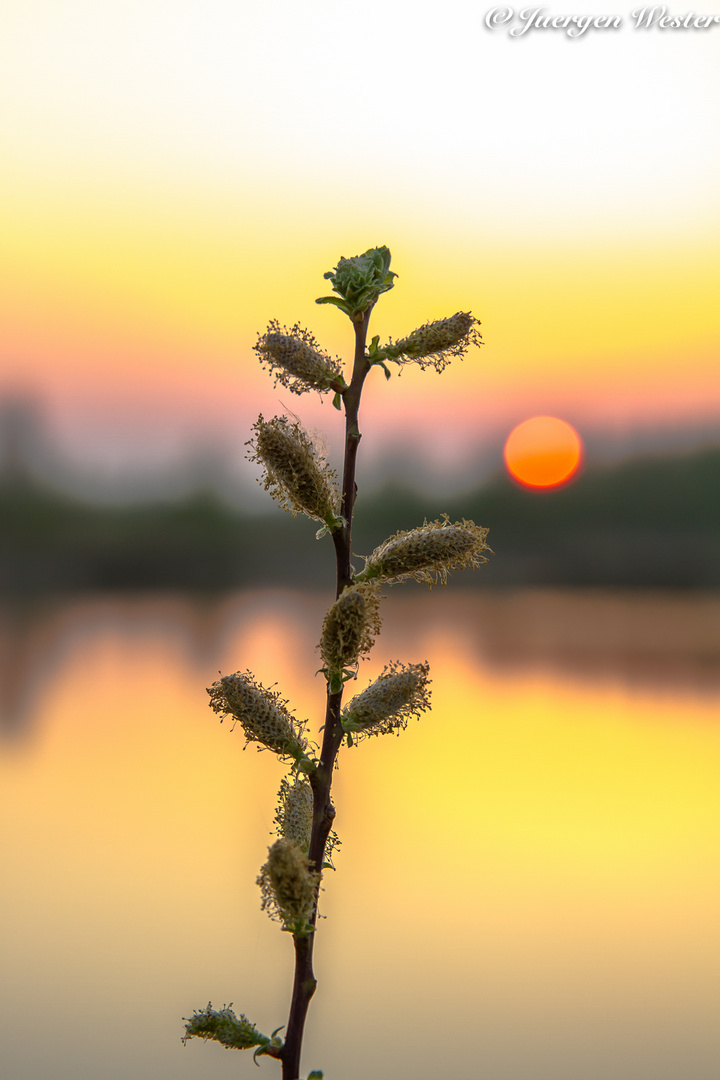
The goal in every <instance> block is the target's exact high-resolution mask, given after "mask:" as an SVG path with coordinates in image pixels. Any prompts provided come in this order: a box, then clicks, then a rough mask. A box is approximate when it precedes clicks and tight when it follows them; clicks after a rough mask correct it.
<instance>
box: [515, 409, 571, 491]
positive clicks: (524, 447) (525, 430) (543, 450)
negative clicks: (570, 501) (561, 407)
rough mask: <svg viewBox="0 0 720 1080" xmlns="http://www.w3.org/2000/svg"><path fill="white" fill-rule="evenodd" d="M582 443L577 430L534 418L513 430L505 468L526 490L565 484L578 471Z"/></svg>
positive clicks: (554, 420)
mask: <svg viewBox="0 0 720 1080" xmlns="http://www.w3.org/2000/svg"><path fill="white" fill-rule="evenodd" d="M581 459H582V443H581V441H580V436H579V435H578V433H577V431H576V430H575V428H573V427H571V426H570V424H567V423H566V422H565V421H564V420H558V419H557V418H556V417H554V416H533V417H532V418H531V419H530V420H523V422H522V424H518V425H517V427H515V428H513V430H512V431H511V432H510V434H509V435H508V437H507V442H506V443H505V464H506V465H507V467H508V470H509V472H510V475H511V476H512V477H513V479H515V480H518V481H519V482H520V483H521V484H523V485H524V486H525V487H534V488H549V487H556V486H557V485H558V484H562V483H563V482H564V481H565V480H569V479H570V477H571V476H572V475H573V473H575V472H576V471H577V468H578V466H579V465H580V462H581Z"/></svg>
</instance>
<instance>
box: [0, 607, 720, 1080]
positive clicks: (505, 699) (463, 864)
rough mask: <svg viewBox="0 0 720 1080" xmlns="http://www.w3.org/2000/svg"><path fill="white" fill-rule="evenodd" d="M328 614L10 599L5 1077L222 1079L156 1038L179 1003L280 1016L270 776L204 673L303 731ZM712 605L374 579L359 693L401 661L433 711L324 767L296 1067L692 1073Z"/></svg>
mask: <svg viewBox="0 0 720 1080" xmlns="http://www.w3.org/2000/svg"><path fill="white" fill-rule="evenodd" d="M324 608H325V598H324V597H322V596H319V595H317V594H314V593H302V592H297V593H286V592H280V591H277V592H273V591H260V590H257V591H251V592H244V593H239V594H235V595H232V596H227V597H221V598H214V599H212V598H211V599H206V600H205V601H203V602H198V601H195V600H192V599H189V598H187V597H180V596H178V597H174V598H155V599H153V598H147V597H138V598H124V599H115V598H94V599H85V600H82V601H72V602H70V601H69V602H67V603H64V604H63V603H57V604H54V605H52V606H46V607H36V608H32V609H28V608H22V607H17V608H16V609H15V610H14V611H9V610H7V609H6V611H5V614H4V616H3V620H4V621H3V623H2V637H1V641H2V646H1V650H0V652H1V655H2V676H3V682H2V687H3V691H2V695H3V696H2V705H3V717H4V720H3V731H4V734H5V738H4V740H3V744H2V750H3V751H4V753H2V754H0V780H1V781H2V782H1V785H0V811H1V812H2V817H3V822H4V825H3V829H2V834H1V835H0V847H1V848H2V851H1V858H2V863H3V867H4V870H5V877H4V884H3V887H2V892H3V915H4V917H3V921H2V926H3V930H2V934H3V936H4V938H5V940H4V943H3V953H4V957H5V962H4V968H5V971H6V972H10V977H9V978H8V979H6V980H5V982H4V985H3V988H2V990H0V1016H2V1017H3V1023H4V1024H5V1025H6V1026H7V1033H6V1034H4V1036H3V1046H4V1051H3V1056H4V1059H5V1062H7V1064H6V1065H4V1068H6V1069H7V1075H8V1076H9V1077H12V1078H13V1080H14V1078H16V1077H17V1078H18V1080H20V1078H22V1080H45V1078H46V1077H48V1076H53V1077H57V1078H59V1080H64V1077H72V1078H73V1080H96V1078H97V1076H99V1075H102V1076H103V1078H104V1080H126V1078H127V1077H128V1076H133V1075H138V1076H153V1077H154V1078H155V1080H171V1078H172V1080H185V1078H187V1080H191V1078H196V1077H198V1076H203V1077H207V1078H210V1080H213V1078H215V1077H218V1078H220V1077H225V1076H230V1075H233V1076H235V1075H244V1074H243V1069H245V1072H246V1073H247V1075H250V1074H251V1070H253V1066H252V1063H251V1062H250V1061H244V1060H242V1059H239V1058H238V1057H237V1056H236V1055H233V1054H229V1053H227V1054H226V1053H224V1052H222V1051H221V1050H219V1048H216V1047H212V1046H194V1045H191V1046H189V1047H187V1048H186V1049H183V1048H182V1047H181V1045H180V1043H179V1034H180V1032H181V1025H180V1023H179V1017H180V1016H182V1015H188V1012H189V1011H190V1010H192V1008H194V1007H195V1006H202V1005H204V1004H205V1003H206V1002H207V1000H208V998H212V999H213V1001H214V1003H216V1004H221V1003H222V1002H224V1001H231V1000H232V1001H234V1002H235V1003H236V1006H237V1008H238V1009H243V1010H245V1011H246V1012H248V1013H249V1014H250V1015H251V1016H252V1017H253V1018H254V1019H255V1020H256V1022H257V1023H258V1024H259V1026H260V1027H261V1028H263V1029H266V1030H272V1029H273V1028H275V1027H277V1026H278V1025H279V1024H281V1023H283V1021H284V1019H285V1016H286V1010H287V990H288V979H289V972H290V956H289V952H290V949H289V942H288V940H287V938H286V936H285V935H282V934H280V933H278V932H277V930H276V928H275V927H274V926H273V925H272V924H270V923H269V922H268V921H267V920H266V919H265V916H264V915H262V914H261V913H260V911H259V899H258V895H257V889H256V888H255V885H254V880H255V877H256V875H257V870H258V867H259V866H260V865H261V863H262V861H263V860H264V857H265V852H266V847H267V843H268V842H269V839H270V836H269V834H270V830H271V827H272V818H273V812H274V797H275V791H276V790H277V786H278V784H279V780H280V778H281V776H282V770H281V769H280V768H279V767H278V765H277V763H276V762H275V760H274V759H273V758H272V756H271V755H270V754H256V753H254V752H253V751H250V750H249V751H248V752H246V753H242V750H241V747H242V738H241V736H240V735H239V733H238V732H237V731H236V732H235V733H234V734H232V735H231V734H230V732H229V731H228V730H227V726H226V725H225V726H223V727H222V728H221V727H220V726H219V725H218V724H217V723H216V722H215V718H214V717H213V716H212V714H211V713H210V711H209V710H208V708H207V703H206V700H207V699H206V695H205V694H204V690H203V687H204V686H206V685H208V683H209V682H210V681H211V680H212V679H213V678H214V677H215V673H216V672H217V670H219V669H220V670H223V671H229V670H236V669H240V668H245V667H250V668H252V669H253V670H254V672H255V673H256V675H257V677H258V678H259V679H260V680H261V681H263V682H265V683H266V684H269V683H272V682H277V684H278V688H279V689H280V691H281V692H282V694H283V696H287V697H288V698H290V699H291V704H292V706H293V707H294V708H295V709H296V711H297V712H298V714H299V715H300V716H302V717H305V716H307V717H309V718H310V719H311V721H312V723H313V724H314V725H315V726H316V727H317V725H318V724H319V722H320V720H319V715H320V712H321V708H322V684H321V680H320V679H319V678H316V676H315V671H316V669H317V667H318V665H319V659H318V653H317V651H316V648H315V646H316V642H317V639H318V636H319V627H320V624H321V621H322V616H323V613H324ZM719 616H720V598H717V597H713V596H695V597H692V596H682V595H680V594H674V595H671V594H666V595H661V594H657V595H648V594H638V595H628V594H624V593H618V594H615V595H613V594H591V593H586V594H580V593H574V592H564V593H554V592H547V593H544V592H516V593H499V592H498V593H489V594H484V595H478V594H476V593H472V594H470V595H467V594H464V593H461V592H451V591H449V590H448V591H438V593H437V594H434V595H433V596H432V597H428V594H427V592H426V591H424V590H420V589H418V590H415V591H411V590H396V592H395V593H393V595H392V596H391V598H390V599H389V600H388V601H387V603H386V608H385V624H384V631H383V634H382V636H381V638H380V640H379V642H378V646H377V649H376V651H375V652H374V653H373V657H372V659H371V661H369V662H367V663H365V664H364V665H363V668H362V669H361V673H360V685H361V686H364V685H365V684H366V682H367V681H369V679H370V678H372V677H373V676H374V674H375V673H376V672H377V671H378V669H380V668H381V667H382V666H383V664H384V663H385V662H387V661H388V660H390V659H394V658H401V659H403V660H409V661H418V660H423V659H428V660H429V661H430V664H431V673H432V677H433V711H432V713H430V714H428V715H427V716H425V717H423V719H422V721H421V722H420V723H417V724H416V723H414V722H413V723H412V724H411V726H410V728H409V730H408V731H407V732H405V733H404V734H403V736H402V737H401V738H398V739H394V738H392V739H378V740H368V741H367V742H366V743H365V744H363V745H361V746H360V747H358V748H357V749H356V750H353V751H348V752H347V754H346V755H345V757H344V758H343V761H342V765H341V768H340V770H339V772H338V775H337V789H336V790H337V795H336V798H337V803H338V810H339V815H338V829H339V832H340V834H341V837H342V840H343V847H342V849H341V851H340V853H339V856H338V859H337V863H338V873H337V874H336V875H331V876H330V878H329V879H328V881H327V883H326V891H325V893H324V894H323V911H324V913H325V914H326V915H327V916H328V917H327V920H324V921H323V923H322V924H321V934H320V935H319V940H318V974H319V977H320V983H321V985H320V993H319V994H318V997H317V999H316V1001H315V1002H314V1003H313V1011H312V1015H311V1022H310V1031H309V1040H308V1047H307V1054H306V1057H305V1066H304V1075H306V1074H307V1072H308V1071H309V1070H310V1069H311V1068H324V1070H325V1075H326V1076H327V1077H328V1078H329V1080H332V1078H333V1077H335V1078H342V1080H361V1078H363V1077H365V1076H368V1075H382V1076H387V1077H392V1076H405V1075H411V1076H413V1078H414V1080H430V1077H434V1076H436V1075H448V1076H453V1077H455V1078H457V1080H477V1077H478V1076H480V1075H488V1076H492V1077H493V1078H494V1080H580V1078H581V1080H608V1077H612V1078H613V1080H677V1078H678V1077H680V1076H682V1077H688V1078H690V1077H691V1078H692V1080H715V1078H716V1076H717V1061H718V1059H719V1056H720V1034H719V1033H718V1028H717V1022H716V1021H717V1017H716V1001H717V994H718V990H720V978H719V977H718V955H719V954H720V932H719V930H718V922H717V910H718V905H719V904H720V859H719V858H718V843H717V841H718V835H720V787H719V785H718V782H717V776H718V765H719V764H720V725H718V724H716V723H715V721H716V719H717V715H718V701H719V700H720V663H719V661H720V618H719ZM38 1016H41V1017H42V1027H43V1036H44V1037H43V1038H42V1039H38V1038H37V1017H38ZM29 1018H31V1019H29ZM79 1018H81V1020H82V1022H81V1023H80V1022H79ZM478 1046H481V1048H482V1052H481V1055H480V1059H478V1050H477V1048H478ZM263 1068H265V1070H266V1071H268V1074H269V1073H270V1072H273V1069H274V1066H273V1063H266V1064H265V1065H264V1066H263ZM273 1074H274V1075H277V1074H276V1072H275V1073H273Z"/></svg>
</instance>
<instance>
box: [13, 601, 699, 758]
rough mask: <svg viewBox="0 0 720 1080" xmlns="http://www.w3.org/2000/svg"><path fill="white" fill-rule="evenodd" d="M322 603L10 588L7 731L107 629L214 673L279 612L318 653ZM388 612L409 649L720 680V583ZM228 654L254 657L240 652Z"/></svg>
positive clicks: (658, 680)
mask: <svg viewBox="0 0 720 1080" xmlns="http://www.w3.org/2000/svg"><path fill="white" fill-rule="evenodd" d="M324 605H325V600H324V598H323V597H322V596H320V595H318V594H317V593H302V592H290V591H273V590H269V589H264V590H257V591H245V592H241V593H236V594H233V595H231V596H224V595H223V596H220V597H212V596H211V597H202V596H181V595H177V596H171V597H168V596H161V597H154V598H153V597H150V598H148V597H147V596H146V595H141V596H138V597H131V598H127V597H122V598H118V597H112V598H108V597H95V598H90V599H87V598H82V599H76V600H65V601H63V600H57V599H52V600H49V601H45V602H43V601H41V600H36V601H32V602H23V601H22V600H16V599H10V600H9V601H8V602H7V603H6V604H5V605H4V607H3V608H2V609H1V610H0V732H2V733H3V734H4V735H5V736H7V737H14V736H22V735H23V733H25V734H27V733H28V732H29V729H30V728H31V726H32V724H33V723H34V722H35V721H37V720H38V719H39V716H40V709H39V701H40V697H41V695H42V690H43V687H45V686H46V685H47V684H48V683H49V682H50V681H51V680H52V678H53V674H54V673H56V672H57V671H58V669H59V668H61V667H62V665H63V663H64V662H65V661H66V659H67V657H68V656H69V655H70V654H71V653H73V652H74V651H78V652H82V650H83V648H84V647H85V643H86V642H88V641H92V640H93V639H95V638H97V637H98V636H99V635H102V634H103V633H106V632H108V631H111V632H115V633H117V634H119V635H120V636H121V637H122V638H124V639H127V640H135V641H141V640H147V641H153V640H155V639H156V638H158V637H161V638H162V639H163V640H165V641H168V642H172V643H173V649H174V650H175V652H176V654H177V659H178V662H179V663H182V664H183V665H185V666H187V667H188V668H191V669H192V670H194V671H197V672H198V673H200V672H205V675H204V676H203V677H207V673H208V672H210V673H213V672H215V671H216V670H217V668H218V667H219V665H220V663H221V660H223V659H225V657H226V653H227V642H228V641H229V640H232V639H233V638H234V637H236V636H237V634H238V633H242V632H243V631H245V630H247V628H248V627H249V628H251V629H252V635H251V636H252V638H253V639H254V640H255V641H256V642H257V639H258V637H259V635H260V627H261V626H262V625H265V626H266V627H270V631H269V632H270V634H271V635H272V634H273V633H274V632H275V630H274V629H273V619H274V618H276V619H279V620H280V622H281V623H282V625H283V626H284V627H286V628H287V635H286V637H287V640H286V641H284V643H283V649H282V651H283V653H285V654H286V655H288V654H289V653H293V654H294V655H295V660H296V664H295V666H296V667H297V668H301V667H302V666H303V665H304V664H306V663H308V662H310V663H312V660H311V656H312V655H313V654H312V649H313V647H314V645H315V643H316V639H317V637H318V627H319V625H320V623H321V621H322V617H323V613H324ZM384 613H385V628H384V634H383V639H382V644H383V646H385V647H387V646H388V645H389V642H390V641H392V643H393V648H399V649H405V648H410V647H411V646H412V645H414V644H415V642H417V641H418V639H419V638H420V639H422V638H423V637H427V636H428V634H430V635H431V636H432V637H434V638H444V639H445V640H446V641H447V642H450V641H454V642H455V643H456V645H457V647H458V648H460V649H461V651H462V652H463V653H464V654H465V655H466V656H467V658H468V660H470V661H471V662H473V663H476V664H480V665H482V666H486V667H491V668H494V669H497V670H498V671H500V670H514V671H518V672H520V671H527V670H529V669H537V668H545V669H548V670H551V671H555V672H557V673H558V674H564V675H567V676H570V677H572V678H587V679H590V680H598V679H602V680H605V679H618V680H621V681H623V682H625V683H626V684H628V685H629V686H636V687H637V686H644V687H647V688H651V687H652V688H655V689H660V688H664V689H666V690H668V691H669V692H675V691H676V692H682V693H699V694H706V693H707V694H711V695H712V694H715V693H717V692H718V691H720V596H718V595H715V594H703V593H698V594H692V593H691V594H686V593H652V592H646V591H643V592H638V593H633V592H629V591H622V590H621V591H618V592H608V591H598V590H596V591H587V592H579V591H576V590H558V591H549V590H520V591H516V592H514V591H507V592H506V591H494V592H487V593H485V594H477V593H466V592H461V591H450V590H446V591H444V592H440V593H436V594H435V596H434V597H433V600H432V604H431V605H430V606H428V604H427V603H426V597H425V595H424V594H423V595H421V594H420V591H419V590H416V591H414V592H412V593H411V594H410V595H407V594H406V595H398V594H397V593H396V594H393V596H392V597H391V598H390V599H388V600H387V601H386V605H385V608H384ZM304 646H305V647H304ZM308 646H309V647H308ZM253 651H254V652H257V651H258V650H257V648H255V647H254V648H253ZM260 651H262V650H260ZM389 651H392V649H390V650H389ZM230 662H231V666H234V667H237V666H239V665H240V666H242V665H245V666H246V665H247V663H248V661H247V660H244V659H243V658H242V657H240V658H237V657H236V658H235V661H232V659H231V661H230Z"/></svg>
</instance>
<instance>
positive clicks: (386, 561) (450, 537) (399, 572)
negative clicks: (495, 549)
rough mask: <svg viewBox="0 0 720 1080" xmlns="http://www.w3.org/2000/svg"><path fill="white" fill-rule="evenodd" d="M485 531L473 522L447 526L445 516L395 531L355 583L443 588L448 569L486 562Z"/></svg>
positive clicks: (458, 522)
mask: <svg viewBox="0 0 720 1080" xmlns="http://www.w3.org/2000/svg"><path fill="white" fill-rule="evenodd" d="M487 534H488V530H487V529H483V528H481V527H480V526H479V525H476V524H475V523H474V522H473V521H465V519H463V520H462V521H457V522H454V523H453V524H450V523H449V521H448V517H447V514H445V515H443V517H442V518H439V519H438V520H437V521H431V522H430V523H428V522H427V521H426V522H425V523H424V524H423V525H422V526H420V527H419V528H417V529H410V530H409V531H408V532H397V533H395V535H394V536H391V537H390V538H389V540H386V541H385V542H384V543H383V544H380V546H379V547H377V548H375V550H374V551H373V553H372V555H369V556H368V557H367V558H366V560H365V568H364V570H363V571H362V573H360V574H358V575H357V577H356V579H355V580H356V581H359V582H362V581H371V580H372V579H374V578H377V579H378V580H379V581H385V582H392V581H402V580H403V579H405V578H414V579H415V581H420V582H423V583H425V584H427V585H430V587H431V588H432V586H433V585H436V584H437V583H438V581H439V582H440V583H441V584H442V585H445V584H446V582H447V576H448V571H449V570H464V569H466V568H467V567H476V566H480V565H481V564H482V563H486V562H487V558H486V557H485V556H484V555H483V554H482V552H483V551H488V552H490V554H492V551H491V549H490V548H489V547H488V546H487V544H486V543H485V538H486V537H487Z"/></svg>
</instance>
